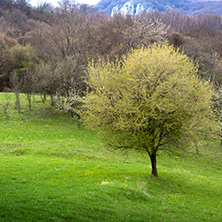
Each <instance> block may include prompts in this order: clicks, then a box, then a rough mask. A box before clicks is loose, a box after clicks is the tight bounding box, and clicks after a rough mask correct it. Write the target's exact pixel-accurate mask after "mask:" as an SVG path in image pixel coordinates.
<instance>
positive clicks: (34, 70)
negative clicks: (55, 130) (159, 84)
mask: <svg viewBox="0 0 222 222" xmlns="http://www.w3.org/2000/svg"><path fill="white" fill-rule="evenodd" d="M0 4H1V8H0V91H14V92H17V93H20V92H26V93H33V92H38V93H41V94H42V95H50V96H51V98H52V105H53V97H54V96H55V95H56V94H59V95H67V94H68V93H69V91H70V89H73V90H74V91H75V92H78V93H79V95H83V94H84V91H85V89H86V85H85V82H84V76H85V73H86V70H87V64H88V61H89V60H95V61H97V60H98V58H100V59H102V60H107V58H109V60H111V61H116V60H118V59H119V58H121V57H122V56H123V55H125V54H126V53H127V52H128V51H129V50H131V49H138V48H141V47H142V46H145V47H147V46H149V45H152V44H153V43H154V42H165V41H168V42H169V44H172V45H173V46H174V47H175V48H177V49H179V50H180V51H181V52H184V53H185V54H186V55H187V56H188V57H189V58H190V59H191V60H192V61H193V62H194V63H195V64H196V65H198V75H199V77H200V78H204V79H206V80H208V81H210V82H212V83H213V84H214V86H215V89H216V90H217V92H218V93H217V99H218V104H219V103H220V99H219V98H220V87H221V84H222V75H221V72H222V34H221V33H222V19H221V16H218V15H213V14H200V15H196V16H190V15H186V14H181V13H178V12H175V11H168V12H157V11H155V12H150V13H142V14H140V15H138V16H134V17H133V16H130V15H126V16H124V15H121V14H116V15H115V16H113V17H111V16H109V15H107V14H104V13H101V12H97V11H96V10H95V9H94V8H92V7H90V6H87V5H78V4H75V3H73V2H71V1H63V2H62V3H61V5H60V7H57V8H52V7H51V6H50V5H49V4H47V3H44V4H42V5H40V6H38V7H36V8H32V7H31V6H30V5H29V4H28V3H27V1H26V0H19V1H13V0H0Z"/></svg>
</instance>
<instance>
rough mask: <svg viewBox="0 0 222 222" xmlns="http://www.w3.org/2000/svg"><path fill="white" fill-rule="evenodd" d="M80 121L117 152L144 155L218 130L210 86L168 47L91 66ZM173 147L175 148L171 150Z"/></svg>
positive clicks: (143, 51)
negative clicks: (118, 149) (120, 149)
mask: <svg viewBox="0 0 222 222" xmlns="http://www.w3.org/2000/svg"><path fill="white" fill-rule="evenodd" d="M87 83H88V85H89V86H90V88H91V91H89V92H88V93H87V97H86V99H85V111H84V112H83V116H84V119H85V122H86V123H87V124H88V125H89V126H90V127H91V128H93V129H97V130H99V131H100V133H101V134H103V135H105V136H106V140H107V142H108V143H110V144H111V145H113V146H117V147H129V148H130V147H134V148H136V149H142V150H146V151H147V152H148V154H149V156H150V157H151V156H152V155H153V154H154V155H156V153H157V151H158V149H159V148H160V147H162V148H164V149H165V148H167V147H168V146H167V145H169V144H172V145H176V144H178V143H177V142H179V143H180V144H181V142H182V141H186V145H187V146H188V143H190V142H192V140H198V139H200V138H201V137H205V136H209V137H211V136H212V135H214V133H215V132H216V130H217V124H215V122H214V117H213V111H212V109H211V106H212V101H211V99H212V96H213V90H212V86H211V85H210V84H209V83H208V82H205V81H201V80H200V79H199V78H198V77H197V68H195V66H194V64H193V63H192V62H191V61H190V60H189V58H188V57H187V56H186V55H184V54H180V53H179V52H178V50H175V49H174V48H173V47H172V46H168V45H167V44H163V45H157V44H154V45H153V46H152V47H149V48H142V49H139V50H132V51H131V52H130V53H129V54H128V55H127V56H125V57H123V59H122V61H119V62H118V63H112V62H109V61H108V62H107V63H105V62H102V61H99V62H97V63H94V62H92V63H90V64H89V68H88V81H87ZM175 147H176V146H175Z"/></svg>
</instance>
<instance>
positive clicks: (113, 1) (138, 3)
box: [95, 0, 222, 15]
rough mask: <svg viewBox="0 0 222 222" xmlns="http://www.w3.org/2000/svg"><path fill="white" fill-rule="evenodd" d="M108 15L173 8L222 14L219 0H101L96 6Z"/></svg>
mask: <svg viewBox="0 0 222 222" xmlns="http://www.w3.org/2000/svg"><path fill="white" fill-rule="evenodd" d="M95 7H96V8H97V9H98V10H99V11H103V12H105V13H107V14H109V15H114V14H116V13H118V12H121V13H123V14H131V15H137V14H139V13H141V12H143V11H147V12H149V11H155V10H157V11H167V10H175V11H178V12H180V13H184V14H189V15H193V14H198V13H211V14H218V15H222V1H221V0H197V1H195V0H184V1H183V0H178V1H175V0H101V1H100V2H99V3H98V4H97V5H96V6H95Z"/></svg>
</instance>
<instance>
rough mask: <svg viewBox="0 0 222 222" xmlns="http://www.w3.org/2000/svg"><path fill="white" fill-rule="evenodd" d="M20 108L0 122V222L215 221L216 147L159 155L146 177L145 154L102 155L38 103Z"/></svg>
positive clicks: (218, 211)
mask: <svg viewBox="0 0 222 222" xmlns="http://www.w3.org/2000/svg"><path fill="white" fill-rule="evenodd" d="M0 96H1V94H0ZM0 101H1V97H0ZM39 101H40V100H39ZM23 107H24V108H23V110H22V114H21V115H20V116H18V114H17V113H16V110H15V109H14V106H13V105H11V107H10V109H9V112H8V113H9V114H8V115H7V116H6V117H4V116H3V115H2V116H0V221H157V222H159V221H166V222H168V221H187V222H188V221H189V222H190V221H215V222H218V221H222V206H221V205H222V183H221V181H222V175H221V173H222V148H221V147H220V146H219V143H216V142H214V143H213V142H212V143H209V145H208V146H201V147H200V148H199V149H200V155H196V154H195V151H190V152H189V153H186V154H185V153H177V154H176V155H175V154H174V155H173V154H172V153H164V152H163V151H161V152H160V153H159V156H158V159H157V160H158V170H159V178H153V177H151V176H150V173H151V168H150V162H149V159H148V157H147V155H146V154H145V153H138V152H135V151H121V150H111V149H105V148H104V146H103V142H102V141H101V140H100V139H99V138H98V136H97V134H96V132H92V131H89V130H87V129H85V128H84V127H81V129H80V130H78V129H77V122H76V120H74V119H72V118H70V117H69V116H68V115H65V114H58V113H57V112H55V111H54V110H53V109H51V108H48V107H47V103H46V104H44V105H43V104H41V103H40V102H38V97H37V98H36V103H35V104H34V107H35V109H34V110H35V111H30V112H29V111H26V107H25V106H23Z"/></svg>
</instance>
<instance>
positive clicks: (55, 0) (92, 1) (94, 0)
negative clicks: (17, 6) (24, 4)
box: [29, 0, 100, 6]
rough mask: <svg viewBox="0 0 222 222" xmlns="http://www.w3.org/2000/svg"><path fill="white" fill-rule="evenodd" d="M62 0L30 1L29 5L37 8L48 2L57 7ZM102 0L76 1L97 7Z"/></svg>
mask: <svg viewBox="0 0 222 222" xmlns="http://www.w3.org/2000/svg"><path fill="white" fill-rule="evenodd" d="M59 1H60V0H30V1H29V3H30V4H31V5H32V6H37V5H39V4H41V3H44V2H47V3H51V4H52V5H54V6H57V4H58V2H59ZM99 1H100V0H76V1H75V2H77V3H81V4H89V5H95V4H97V3H98V2H99Z"/></svg>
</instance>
